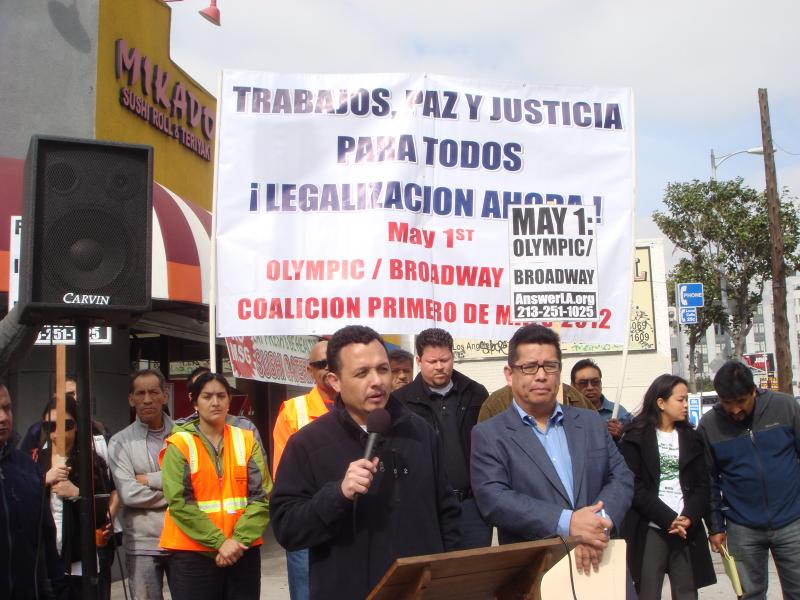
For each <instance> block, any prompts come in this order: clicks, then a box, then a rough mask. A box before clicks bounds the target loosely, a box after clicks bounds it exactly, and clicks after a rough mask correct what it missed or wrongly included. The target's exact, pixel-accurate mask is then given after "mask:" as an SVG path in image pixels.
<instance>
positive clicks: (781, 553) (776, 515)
mask: <svg viewBox="0 0 800 600" xmlns="http://www.w3.org/2000/svg"><path fill="white" fill-rule="evenodd" d="M714 389H715V390H716V392H717V396H719V402H717V404H716V405H714V408H713V409H712V410H710V411H708V412H707V413H706V414H705V415H703V418H702V419H701V420H700V426H699V428H698V431H699V432H700V434H701V435H702V436H703V440H704V441H705V445H706V462H707V464H708V470H709V473H710V474H711V522H710V528H709V536H708V539H709V542H710V543H711V549H712V550H714V551H715V552H719V548H720V546H721V545H724V544H725V543H726V542H727V548H728V550H729V551H730V553H731V555H732V556H734V557H735V558H736V563H737V566H738V569H739V577H740V578H741V582H742V588H743V589H744V596H742V597H743V598H748V599H751V598H766V594H767V584H768V580H767V558H768V554H769V553H770V552H772V558H773V560H774V561H775V566H776V567H777V568H778V577H779V578H780V581H781V588H782V590H783V597H784V598H800V407H799V406H798V404H797V402H796V401H795V400H794V398H792V397H791V396H789V395H787V394H781V393H779V392H772V391H770V390H759V389H757V388H756V386H755V383H754V382H753V373H752V371H751V370H750V368H749V367H748V366H747V365H745V364H744V363H740V362H738V361H728V362H726V363H725V364H724V365H722V367H720V369H719V370H718V371H717V374H716V375H715V376H714Z"/></svg>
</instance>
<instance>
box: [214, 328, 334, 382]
mask: <svg viewBox="0 0 800 600" xmlns="http://www.w3.org/2000/svg"><path fill="white" fill-rule="evenodd" d="M318 341H319V338H317V337H312V336H290V335H273V336H253V337H248V336H240V337H229V338H226V339H225V343H226V344H227V346H228V356H229V357H230V361H231V369H232V371H233V376H234V377H237V378H244V379H255V380H257V381H269V382H272V383H284V384H286V385H298V386H308V387H312V386H313V385H314V380H313V379H312V378H311V376H310V375H309V374H308V371H307V370H306V367H307V366H308V353H309V351H310V350H311V347H312V346H313V345H314V344H316V343H317V342H318Z"/></svg>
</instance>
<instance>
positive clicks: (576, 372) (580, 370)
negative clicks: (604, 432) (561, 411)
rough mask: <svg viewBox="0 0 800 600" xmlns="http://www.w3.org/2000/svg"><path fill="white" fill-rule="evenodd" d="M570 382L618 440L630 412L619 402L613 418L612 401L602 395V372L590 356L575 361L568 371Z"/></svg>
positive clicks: (615, 439) (629, 418) (629, 417)
mask: <svg viewBox="0 0 800 600" xmlns="http://www.w3.org/2000/svg"><path fill="white" fill-rule="evenodd" d="M570 382H571V383H572V385H574V386H575V387H576V388H577V389H578V391H579V392H581V393H582V394H583V395H584V396H586V398H587V399H588V400H589V401H590V402H591V403H592V404H593V405H594V407H595V409H597V412H599V413H600V416H601V417H603V418H604V419H605V420H606V424H607V426H608V433H609V434H611V437H612V438H614V441H615V442H618V441H619V440H620V438H621V437H622V433H623V432H624V431H625V425H627V424H628V422H630V420H631V415H630V413H629V412H628V411H627V410H626V409H625V407H624V406H622V405H621V404H620V405H619V414H618V415H617V418H616V419H614V418H613V416H614V403H613V402H611V401H610V400H609V399H608V398H606V397H605V396H604V395H603V372H602V371H601V370H600V367H599V366H598V365H597V363H596V362H594V361H593V360H592V359H591V358H584V359H582V360H579V361H578V362H576V363H575V365H573V367H572V371H571V372H570Z"/></svg>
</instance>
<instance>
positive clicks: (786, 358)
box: [758, 88, 792, 394]
mask: <svg viewBox="0 0 800 600" xmlns="http://www.w3.org/2000/svg"><path fill="white" fill-rule="evenodd" d="M758 106H759V109H760V110H761V140H762V147H763V148H764V174H765V177H766V180H767V218H768V220H769V221H768V222H769V237H770V238H771V239H772V315H773V317H772V318H773V324H774V328H775V360H776V361H777V363H778V364H777V371H778V385H779V389H780V391H782V392H785V393H787V394H792V355H791V353H790V352H789V320H788V319H787V318H786V265H785V264H784V261H783V228H782V227H781V213H780V201H779V199H778V180H777V176H776V175H775V151H774V149H773V147H772V127H771V126H770V120H769V104H768V102H767V90H766V88H759V90H758Z"/></svg>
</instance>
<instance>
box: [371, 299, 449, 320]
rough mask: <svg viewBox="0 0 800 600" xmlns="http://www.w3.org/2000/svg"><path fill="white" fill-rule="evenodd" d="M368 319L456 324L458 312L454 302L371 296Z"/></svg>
mask: <svg viewBox="0 0 800 600" xmlns="http://www.w3.org/2000/svg"><path fill="white" fill-rule="evenodd" d="M367 316H368V318H384V319H427V320H429V321H445V322H447V323H454V322H455V321H456V319H457V318H458V311H457V309H456V305H455V303H453V302H439V301H438V300H432V299H430V298H402V297H401V298H395V297H392V296H370V297H369V298H368V299H367Z"/></svg>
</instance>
